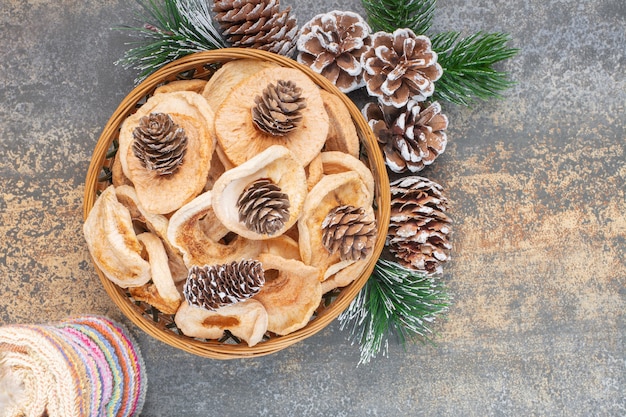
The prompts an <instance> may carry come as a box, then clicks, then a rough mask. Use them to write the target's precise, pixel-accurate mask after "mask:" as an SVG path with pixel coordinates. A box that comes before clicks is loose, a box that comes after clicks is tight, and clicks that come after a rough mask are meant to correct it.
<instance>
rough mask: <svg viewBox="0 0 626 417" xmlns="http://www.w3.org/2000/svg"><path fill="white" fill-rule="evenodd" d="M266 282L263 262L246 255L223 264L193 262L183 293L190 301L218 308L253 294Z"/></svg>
mask: <svg viewBox="0 0 626 417" xmlns="http://www.w3.org/2000/svg"><path fill="white" fill-rule="evenodd" d="M264 284H265V273H264V271H263V267H262V266H261V263H260V262H259V261H255V260H245V259H243V260H241V261H239V262H231V263H229V264H222V265H205V266H204V267H200V266H192V267H191V269H190V270H189V275H188V276H187V281H186V282H185V285H184V286H183V294H184V296H185V299H186V300H187V302H188V303H189V304H190V305H194V306H197V307H203V308H206V309H207V310H216V309H218V308H219V307H222V306H226V305H230V304H235V303H237V302H239V301H244V300H246V299H248V298H250V297H252V296H254V295H255V294H257V293H258V292H259V291H260V290H261V287H262V286H263V285H264Z"/></svg>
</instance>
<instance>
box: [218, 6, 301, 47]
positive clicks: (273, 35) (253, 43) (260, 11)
mask: <svg viewBox="0 0 626 417" xmlns="http://www.w3.org/2000/svg"><path fill="white" fill-rule="evenodd" d="M279 8H280V1H279V0H216V1H215V2H214V4H213V11H214V12H215V20H216V21H217V22H218V24H219V26H220V29H221V31H222V35H223V36H224V37H225V38H226V40H227V41H228V42H229V43H231V44H232V46H234V47H241V48H254V49H262V50H265V51H270V52H274V53H277V54H280V55H286V56H289V55H291V54H292V53H293V51H294V49H295V47H296V44H295V37H296V35H297V34H298V25H297V21H296V18H295V17H293V16H290V13H291V7H287V8H286V9H284V10H283V11H282V12H281V11H279Z"/></svg>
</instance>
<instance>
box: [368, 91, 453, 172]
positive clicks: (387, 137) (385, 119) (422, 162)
mask: <svg viewBox="0 0 626 417" xmlns="http://www.w3.org/2000/svg"><path fill="white" fill-rule="evenodd" d="M423 106H424V107H423V108H420V104H419V103H418V102H416V101H414V100H409V102H408V103H407V105H406V106H404V107H402V108H399V109H398V108H396V107H393V106H385V105H382V104H380V103H368V104H367V105H366V106H365V108H364V109H363V115H364V116H365V119H366V120H367V121H368V123H369V125H370V127H371V128H372V130H373V131H374V134H375V135H376V138H377V139H378V142H379V143H380V144H381V145H382V147H383V153H384V154H385V162H386V163H387V166H388V167H389V169H391V170H392V171H393V172H397V173H402V172H406V171H407V170H408V171H411V172H419V171H421V170H422V169H423V168H424V167H425V166H426V165H430V164H432V163H433V161H434V160H435V159H436V158H437V157H438V156H439V155H441V154H442V153H443V152H444V151H445V149H446V144H447V143H448V139H447V135H446V133H445V129H446V128H447V127H448V118H447V117H446V116H445V115H444V114H442V113H441V106H440V105H439V103H437V102H434V103H432V104H424V105H423Z"/></svg>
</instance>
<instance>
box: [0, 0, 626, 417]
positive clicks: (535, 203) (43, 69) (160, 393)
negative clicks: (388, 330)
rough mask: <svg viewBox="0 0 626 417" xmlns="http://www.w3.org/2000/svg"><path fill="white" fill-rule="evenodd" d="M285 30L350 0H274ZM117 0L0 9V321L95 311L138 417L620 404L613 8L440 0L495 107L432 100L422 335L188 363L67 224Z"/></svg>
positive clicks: (73, 216)
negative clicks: (120, 294)
mask: <svg viewBox="0 0 626 417" xmlns="http://www.w3.org/2000/svg"><path fill="white" fill-rule="evenodd" d="M283 4H285V5H292V6H293V7H294V9H295V12H296V13H297V15H298V16H299V20H300V22H301V23H303V22H305V21H306V20H308V19H310V18H311V17H313V16H314V15H315V14H317V13H321V12H326V11H330V10H333V9H344V10H356V11H359V12H361V11H362V10H363V9H362V7H361V5H360V2H358V1H339V0H335V1H315V2H313V1H308V0H307V1H303V0H297V1H287V0H285V1H284V2H283ZM137 10H138V8H137V5H136V4H134V3H133V2H126V1H121V0H106V1H96V0H87V1H83V0H81V1H78V0H54V1H53V0H30V1H18V0H4V1H3V2H2V4H1V5H0V23H1V27H2V29H0V55H1V56H2V60H0V137H1V138H2V140H1V141H0V190H1V193H0V232H1V233H0V279H1V281H0V282H1V284H0V288H1V289H2V294H3V297H2V299H1V301H0V322H1V323H19V322H42V321H47V320H56V319H61V318H64V317H66V316H67V315H71V314H82V313H96V314H106V315H108V316H110V317H112V318H114V319H119V320H122V321H124V323H126V324H128V325H129V327H130V329H131V332H132V333H133V334H134V335H135V336H136V338H137V339H138V341H139V345H140V348H141V349H142V351H143V354H144V357H145V360H146V365H147V367H148V377H149V391H148V397H147V402H146V406H145V410H144V414H143V415H144V416H147V417H157V416H207V415H225V416H257V415H258V416H291V415H293V416H322V415H332V416H396V415H399V416H440V415H453V416H573V415H580V416H590V415H598V416H623V415H626V396H625V392H626V353H625V352H626V341H625V335H626V315H625V314H626V313H625V312H626V291H625V289H624V288H625V287H626V253H625V236H626V200H625V194H624V192H625V184H624V182H625V178H626V165H625V163H624V161H625V155H624V148H625V140H624V126H625V125H626V113H625V108H624V107H625V105H626V92H625V91H626V76H625V73H626V29H625V28H626V6H625V3H624V2H623V1H622V0H597V1H592V0H548V1H539V0H530V1H519V2H511V1H505V0H494V1H491V2H485V1H481V0H468V1H461V0H448V1H446V0H440V1H439V2H438V7H437V15H436V19H435V25H434V28H433V31H434V32H439V31H445V30H459V31H462V32H463V33H466V34H469V33H473V32H475V31H478V30H485V31H496V30H497V31H505V32H508V33H510V34H511V35H512V42H511V45H512V46H515V47H519V48H521V53H520V54H519V56H517V57H516V58H515V59H513V60H510V61H509V62H507V63H506V64H504V65H503V66H502V68H503V69H506V70H508V71H510V72H511V74H512V76H513V78H514V79H515V80H516V81H517V85H516V86H515V88H513V89H512V90H510V91H509V92H508V93H507V94H506V97H505V99H504V100H501V101H496V100H494V101H489V102H487V103H479V104H478V105H476V106H475V107H474V108H473V109H467V108H462V107H457V106H451V105H448V106H445V108H444V111H445V112H446V113H447V114H448V116H449V118H450V128H449V132H448V138H449V146H448V149H447V151H446V153H445V154H444V155H443V156H441V157H440V158H439V159H438V160H437V161H436V163H435V165H434V166H433V167H432V168H430V169H429V170H428V171H426V172H424V174H425V175H426V176H429V177H430V178H431V179H433V180H435V181H438V182H440V183H441V184H442V185H444V186H445V188H446V191H447V195H448V197H449V198H450V200H451V202H452V207H451V211H450V214H451V216H452V217H453V219H454V236H453V243H454V245H455V250H454V252H453V261H451V263H449V264H448V265H447V267H446V269H445V271H446V272H445V278H446V280H447V282H448V286H449V288H450V290H451V292H452V293H453V294H454V298H455V303H454V305H453V307H452V308H451V310H450V313H449V315H448V318H447V320H446V321H443V322H441V323H439V325H438V326H437V330H438V332H439V337H438V338H437V345H436V346H434V347H433V346H429V345H419V344H418V345H409V346H407V348H406V350H403V348H402V347H400V346H397V345H395V344H392V345H391V346H390V358H380V359H377V360H375V361H373V362H372V363H371V364H369V365H365V366H359V367H357V366H356V363H357V361H358V349H357V348H356V347H355V346H351V345H350V343H349V342H348V340H347V335H346V333H345V332H344V331H341V330H340V329H339V326H338V325H337V323H333V324H332V325H331V326H329V327H328V328H327V329H325V330H324V331H322V332H320V333H319V334H318V335H316V336H315V337H312V338H310V339H308V340H306V341H304V342H301V343H299V344H297V345H295V346H293V347H291V348H288V349H286V350H285V351H282V352H280V353H277V354H274V355H272V356H268V357H263V358H258V359H252V360H235V361H226V362H222V361H216V360H209V359H203V358H199V357H195V356H192V355H189V354H187V353H183V352H181V351H177V350H175V349H173V348H170V347H169V346H167V345H165V344H163V343H161V342H158V341H156V340H154V339H152V338H151V337H149V336H147V335H145V334H143V333H142V332H140V331H139V330H138V329H137V328H136V327H134V326H133V325H131V324H130V323H129V322H128V321H127V320H126V319H124V318H122V317H121V313H120V312H119V311H118V310H117V309H116V308H115V306H114V305H113V303H112V302H111V301H109V299H108V297H107V295H106V293H105V292H104V290H103V289H102V288H101V286H100V283H99V281H98V279H97V277H96V275H95V273H94V271H93V268H92V266H91V262H90V261H89V258H88V253H87V250H86V247H85V244H84V241H83V239H82V232H81V224H82V221H81V219H82V208H81V204H82V193H83V183H84V176H85V173H86V171H87V167H88V164H89V159H90V156H91V152H92V150H93V148H94V146H95V143H96V141H97V139H98V136H99V134H100V132H101V129H102V127H103V126H104V124H105V123H106V121H107V120H108V118H109V117H110V115H111V114H112V113H113V112H114V110H115V108H116V106H117V104H118V103H119V102H120V101H121V100H122V98H123V97H124V96H125V95H126V94H127V93H128V92H129V91H130V89H131V88H132V80H133V78H134V77H135V74H134V73H133V72H132V71H126V70H124V69H122V68H121V67H119V66H115V65H114V61H115V60H116V59H118V58H119V57H120V56H121V54H122V52H123V51H124V50H125V49H126V46H125V45H124V42H127V41H128V40H129V38H128V37H127V36H126V35H124V34H121V33H119V32H117V31H112V30H110V28H111V27H113V26H116V25H119V24H133V23H134V22H133V13H134V12H135V11H137Z"/></svg>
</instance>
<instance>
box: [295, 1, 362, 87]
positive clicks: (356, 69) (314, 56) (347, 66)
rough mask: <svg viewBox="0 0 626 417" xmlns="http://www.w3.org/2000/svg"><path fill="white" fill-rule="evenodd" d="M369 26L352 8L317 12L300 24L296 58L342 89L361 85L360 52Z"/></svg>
mask: <svg viewBox="0 0 626 417" xmlns="http://www.w3.org/2000/svg"><path fill="white" fill-rule="evenodd" d="M370 32H371V29H370V27H369V26H368V24H367V22H365V20H363V18H362V17H361V16H360V15H358V14H356V13H353V12H342V11H337V10H335V11H332V12H329V13H323V14H318V15H317V16H315V17H314V18H313V19H311V20H309V21H308V22H307V23H305V24H304V26H302V29H301V30H300V37H299V38H298V42H297V48H298V57H297V60H298V62H300V63H303V64H305V65H307V66H309V67H310V68H311V69H312V70H313V71H315V72H317V73H319V74H322V75H323V76H324V77H326V78H328V79H329V80H330V81H332V83H333V84H335V85H336V86H337V87H338V88H339V90H341V91H343V92H344V93H348V92H350V91H353V90H356V89H357V88H360V87H363V85H364V81H363V66H362V65H361V55H362V54H363V52H364V51H365V48H366V47H367V46H368V45H369V44H370V37H369V35H370Z"/></svg>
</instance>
